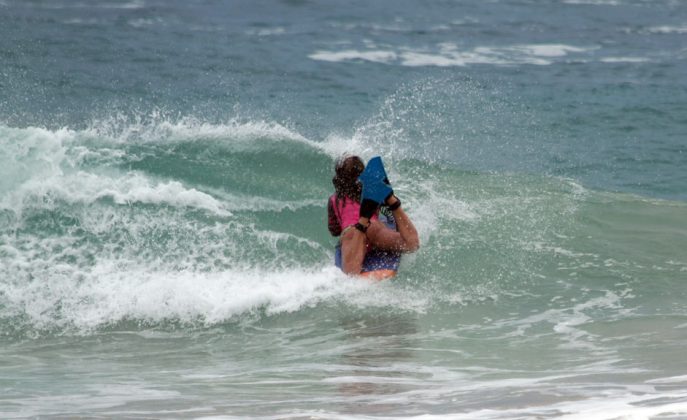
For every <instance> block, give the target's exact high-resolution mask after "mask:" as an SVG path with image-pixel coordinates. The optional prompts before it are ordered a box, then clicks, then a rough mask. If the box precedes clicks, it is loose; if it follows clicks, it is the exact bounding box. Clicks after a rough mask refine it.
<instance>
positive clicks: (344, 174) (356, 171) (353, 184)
mask: <svg viewBox="0 0 687 420" xmlns="http://www.w3.org/2000/svg"><path fill="white" fill-rule="evenodd" d="M364 169H365V164H364V163H363V161H362V159H360V158H359V157H358V156H349V155H343V156H341V157H340V158H339V159H337V160H336V165H335V166H334V172H335V173H334V178H332V183H333V184H334V190H335V191H336V196H337V197H338V198H344V197H347V198H349V199H351V200H354V201H360V192H361V190H362V186H361V185H360V182H359V181H358V177H359V176H360V174H361V173H362V172H363V170H364Z"/></svg>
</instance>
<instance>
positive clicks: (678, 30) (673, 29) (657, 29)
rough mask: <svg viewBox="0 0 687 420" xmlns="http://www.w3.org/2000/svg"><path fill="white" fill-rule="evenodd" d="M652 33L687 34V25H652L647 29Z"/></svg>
mask: <svg viewBox="0 0 687 420" xmlns="http://www.w3.org/2000/svg"><path fill="white" fill-rule="evenodd" d="M646 32H648V33H652V34H687V25H661V26H652V27H649V28H647V29H646Z"/></svg>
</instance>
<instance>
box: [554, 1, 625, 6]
mask: <svg viewBox="0 0 687 420" xmlns="http://www.w3.org/2000/svg"><path fill="white" fill-rule="evenodd" d="M563 3H567V4H589V5H594V6H617V5H619V4H620V0H563Z"/></svg>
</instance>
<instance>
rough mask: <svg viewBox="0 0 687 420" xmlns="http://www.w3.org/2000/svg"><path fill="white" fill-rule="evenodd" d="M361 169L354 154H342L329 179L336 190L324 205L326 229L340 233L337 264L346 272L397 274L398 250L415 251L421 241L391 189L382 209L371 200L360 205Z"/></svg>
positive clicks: (377, 275) (363, 167)
mask: <svg viewBox="0 0 687 420" xmlns="http://www.w3.org/2000/svg"><path fill="white" fill-rule="evenodd" d="M364 169H365V164H364V163H363V161H362V160H361V159H360V158H359V157H357V156H345V155H344V156H342V157H341V158H339V159H338V160H337V162H336V166H335V175H334V178H333V179H332V182H333V183H334V190H335V193H334V194H333V195H332V196H331V197H329V203H328V205H327V213H328V219H329V232H330V233H331V234H332V235H333V236H341V240H340V241H339V244H338V245H337V249H336V258H335V260H336V265H337V266H338V267H340V268H341V270H343V272H344V273H346V274H351V275H361V276H371V277H374V278H377V279H384V278H389V277H392V276H394V275H395V274H396V270H397V269H398V264H399V262H400V257H401V253H406V252H415V251H416V250H417V249H418V248H419V247H420V240H419V239H418V236H417V230H416V229H415V226H413V222H411V221H410V219H409V218H408V216H407V215H406V214H405V212H404V211H403V209H402V208H401V201H400V200H399V199H398V198H397V197H396V196H395V195H394V194H393V191H392V192H391V194H389V196H388V197H387V198H386V200H385V201H384V206H383V207H382V212H380V211H379V206H378V205H377V203H374V202H372V201H370V200H364V201H363V203H362V205H361V199H360V195H361V191H362V185H361V184H360V181H358V177H359V176H360V174H361V173H362V172H363V170H364Z"/></svg>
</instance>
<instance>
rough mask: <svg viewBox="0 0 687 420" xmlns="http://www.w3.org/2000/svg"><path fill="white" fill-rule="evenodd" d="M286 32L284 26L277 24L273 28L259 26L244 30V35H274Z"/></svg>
mask: <svg viewBox="0 0 687 420" xmlns="http://www.w3.org/2000/svg"><path fill="white" fill-rule="evenodd" d="M285 33H286V28H283V27H281V26H277V27H275V28H260V29H252V30H249V31H246V35H254V36H274V35H283V34H285Z"/></svg>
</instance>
